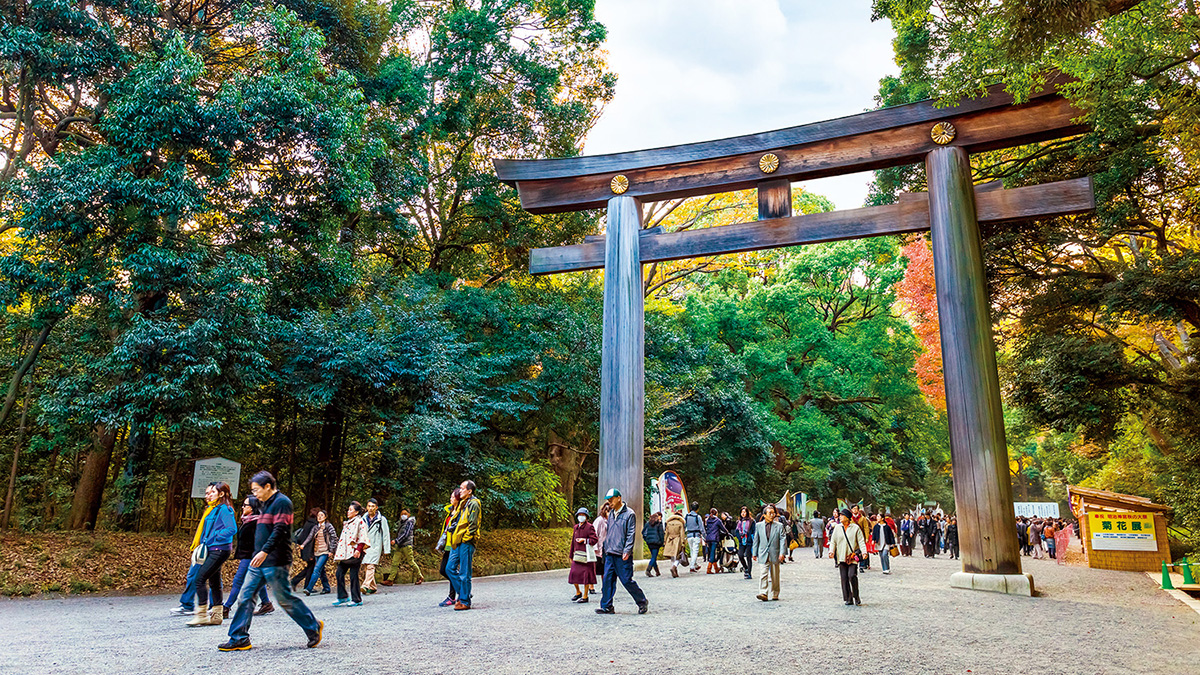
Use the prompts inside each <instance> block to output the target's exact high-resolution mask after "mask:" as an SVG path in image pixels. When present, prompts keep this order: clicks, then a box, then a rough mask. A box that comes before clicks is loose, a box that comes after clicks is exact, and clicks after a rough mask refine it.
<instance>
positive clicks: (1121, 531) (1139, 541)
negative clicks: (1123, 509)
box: [1088, 512, 1158, 551]
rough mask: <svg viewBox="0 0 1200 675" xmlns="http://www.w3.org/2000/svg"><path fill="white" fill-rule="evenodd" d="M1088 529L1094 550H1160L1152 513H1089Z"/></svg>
mask: <svg viewBox="0 0 1200 675" xmlns="http://www.w3.org/2000/svg"><path fill="white" fill-rule="evenodd" d="M1088 530H1089V531H1090V532H1091V539H1092V549H1093V550H1097V551H1157V550H1158V540H1157V539H1156V538H1155V536H1154V515H1153V514H1150V513H1094V512H1093V513H1089V514H1088Z"/></svg>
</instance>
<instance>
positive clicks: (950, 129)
mask: <svg viewBox="0 0 1200 675" xmlns="http://www.w3.org/2000/svg"><path fill="white" fill-rule="evenodd" d="M957 135H958V131H957V130H956V129H955V128H954V125H953V124H950V123H949V122H938V123H937V124H935V125H933V129H930V131H929V136H930V138H932V139H933V142H934V143H937V144H938V145H945V144H947V143H949V142H950V141H952V140H954V137H955V136H957Z"/></svg>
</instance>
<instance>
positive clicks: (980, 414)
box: [925, 146, 1033, 595]
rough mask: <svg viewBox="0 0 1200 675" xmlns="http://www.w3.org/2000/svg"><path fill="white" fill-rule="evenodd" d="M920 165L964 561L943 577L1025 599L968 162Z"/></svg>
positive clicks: (938, 152) (937, 153) (1029, 586)
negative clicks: (923, 174) (925, 193)
mask: <svg viewBox="0 0 1200 675" xmlns="http://www.w3.org/2000/svg"><path fill="white" fill-rule="evenodd" d="M925 171H926V178H927V181H928V184H929V223H930V230H931V232H932V239H933V265H934V276H935V278H936V281H937V304H938V319H939V323H940V327H941V338H942V372H943V375H944V377H945V382H946V411H947V413H948V415H949V418H950V454H951V459H952V461H953V471H954V502H955V509H956V512H957V516H958V523H959V535H958V536H959V546H960V548H961V553H962V564H963V571H962V572H959V573H956V574H954V575H953V576H952V577H951V582H950V583H951V585H952V586H955V587H960V588H971V589H976V590H989V591H999V592H1004V593H1011V594H1017V595H1032V594H1033V578H1032V577H1031V576H1030V575H1028V574H1022V573H1021V557H1020V551H1019V550H1018V548H1017V534H1016V528H1015V527H1014V522H1013V501H1012V485H1011V483H1010V482H1009V477H1008V447H1007V443H1006V442H1005V439H1004V411H1003V408H1002V405H1001V399H1000V379H999V376H998V375H997V373H996V345H995V342H994V340H993V338H992V322H991V317H990V313H989V303H988V297H987V289H986V287H985V284H984V281H985V279H984V270H983V255H982V245H981V243H980V238H979V221H978V219H977V216H976V211H975V190H974V186H973V185H972V183H971V165H970V162H969V160H968V158H967V153H966V151H965V150H963V149H962V148H959V147H953V146H946V147H941V148H936V149H934V150H933V151H931V152H930V153H929V154H928V155H927V156H926V158H925Z"/></svg>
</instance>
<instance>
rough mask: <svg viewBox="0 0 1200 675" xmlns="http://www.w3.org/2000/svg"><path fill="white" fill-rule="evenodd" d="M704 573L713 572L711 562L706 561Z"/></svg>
mask: <svg viewBox="0 0 1200 675" xmlns="http://www.w3.org/2000/svg"><path fill="white" fill-rule="evenodd" d="M704 573H705V574H712V573H713V564H712V563H708V567H707V568H706V569H705V570H704Z"/></svg>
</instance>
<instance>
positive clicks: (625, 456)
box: [597, 196, 645, 559]
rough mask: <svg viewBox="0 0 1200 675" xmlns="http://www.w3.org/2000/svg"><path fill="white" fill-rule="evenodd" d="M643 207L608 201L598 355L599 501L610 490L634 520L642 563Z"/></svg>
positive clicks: (637, 553)
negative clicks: (601, 336) (615, 490)
mask: <svg viewBox="0 0 1200 675" xmlns="http://www.w3.org/2000/svg"><path fill="white" fill-rule="evenodd" d="M641 228H642V204H641V202H639V201H638V200H637V199H635V198H633V197H624V196H621V197H613V198H612V199H610V200H608V232H607V233H606V236H605V255H604V335H603V343H602V344H603V346H602V347H601V355H600V476H599V481H600V484H599V485H598V486H597V494H598V496H599V498H600V499H601V500H603V499H604V494H605V493H606V492H608V491H609V489H611V488H616V489H618V490H620V491H621V496H622V497H623V498H624V500H625V502H626V503H628V504H629V508H631V509H633V511H634V513H636V514H637V519H638V526H637V528H635V534H634V536H635V540H634V548H633V551H634V553H633V557H634V558H635V559H637V558H641V557H642V524H644V523H645V520H644V519H643V515H644V514H643V512H642V511H643V509H642V502H643V497H642V495H643V489H642V484H643V480H644V478H643V476H644V474H645V470H644V468H643V465H642V435H643V432H644V430H645V428H644V408H645V385H644V379H645V372H644V358H645V352H644V341H645V327H644V316H643V304H642V301H643V295H642V262H641V253H640V250H639V246H640V243H639V241H638V239H639V232H640V230H641Z"/></svg>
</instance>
